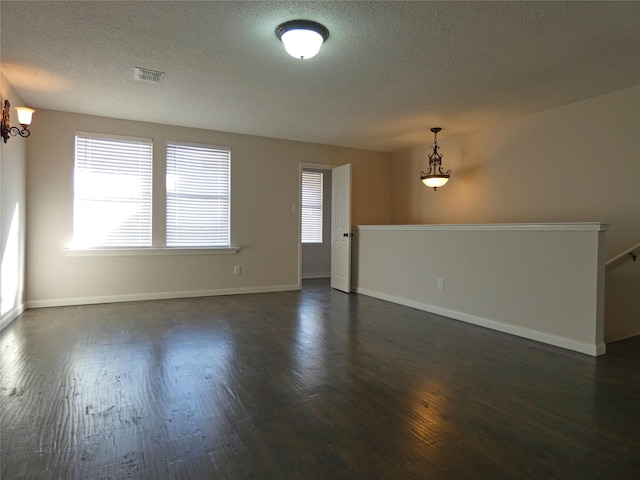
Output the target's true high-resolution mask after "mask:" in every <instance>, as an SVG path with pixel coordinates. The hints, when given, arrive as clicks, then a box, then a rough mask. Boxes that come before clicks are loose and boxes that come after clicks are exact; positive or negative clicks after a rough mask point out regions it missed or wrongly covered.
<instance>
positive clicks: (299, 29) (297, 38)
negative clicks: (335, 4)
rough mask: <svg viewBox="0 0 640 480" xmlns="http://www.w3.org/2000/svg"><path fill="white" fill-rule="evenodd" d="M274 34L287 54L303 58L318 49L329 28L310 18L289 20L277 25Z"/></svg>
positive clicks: (325, 38) (314, 53)
mask: <svg viewBox="0 0 640 480" xmlns="http://www.w3.org/2000/svg"><path fill="white" fill-rule="evenodd" d="M276 36H277V37H278V38H279V39H280V40H281V41H282V43H283V44H284V48H285V50H286V51H287V53H288V54H289V55H291V56H292V57H296V58H300V59H303V60H305V59H307V58H311V57H313V56H315V55H316V53H318V52H319V51H320V47H321V46H322V44H323V43H324V42H325V41H326V40H327V38H329V30H327V27H325V26H324V25H322V24H320V23H318V22H313V21H311V20H291V21H289V22H284V23H281V24H280V25H278V28H276Z"/></svg>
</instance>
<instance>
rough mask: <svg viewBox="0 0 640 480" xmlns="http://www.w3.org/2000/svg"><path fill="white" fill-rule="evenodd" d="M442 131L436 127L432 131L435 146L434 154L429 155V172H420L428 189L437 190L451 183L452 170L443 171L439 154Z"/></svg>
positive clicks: (421, 178)
mask: <svg viewBox="0 0 640 480" xmlns="http://www.w3.org/2000/svg"><path fill="white" fill-rule="evenodd" d="M440 130H442V129H441V128H440V127H434V128H432V129H431V131H432V132H433V146H432V147H431V150H433V152H432V153H431V154H430V155H429V170H427V172H426V173H425V172H420V180H422V183H424V184H425V185H426V186H427V187H433V190H434V191H435V190H437V189H438V187H441V186H443V185H444V184H445V183H447V182H448V181H449V177H450V176H451V170H447V171H446V172H443V171H442V155H440V154H439V153H438V150H439V149H440V147H439V146H438V132H439V131H440Z"/></svg>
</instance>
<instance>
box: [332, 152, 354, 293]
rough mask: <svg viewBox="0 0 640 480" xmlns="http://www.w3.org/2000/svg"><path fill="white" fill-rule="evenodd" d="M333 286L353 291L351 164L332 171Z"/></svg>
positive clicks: (344, 290) (337, 288) (347, 291)
mask: <svg viewBox="0 0 640 480" xmlns="http://www.w3.org/2000/svg"><path fill="white" fill-rule="evenodd" d="M331 192H332V197H333V198H332V200H333V201H332V202H331V288H335V289H336V290H341V291H343V292H346V293H349V292H350V291H351V164H347V165H343V166H341V167H337V168H334V169H333V170H332V171H331Z"/></svg>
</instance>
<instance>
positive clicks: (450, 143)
mask: <svg viewBox="0 0 640 480" xmlns="http://www.w3.org/2000/svg"><path fill="white" fill-rule="evenodd" d="M496 108H499V105H497V106H496ZM439 126H441V127H443V131H442V132H441V134H440V135H439V136H438V140H439V144H440V147H441V150H440V151H441V153H443V154H444V159H443V166H444V167H445V169H451V170H452V176H451V180H450V181H449V183H448V184H447V185H446V186H444V187H442V188H440V189H438V191H437V192H434V191H433V190H431V189H428V188H426V187H424V185H422V183H421V182H420V180H419V177H418V176H419V172H420V170H424V169H426V165H427V154H428V153H429V148H428V147H429V142H427V141H425V145H424V146H422V147H419V148H413V149H409V150H404V151H401V152H396V153H395V154H394V159H393V167H392V187H391V191H392V194H391V195H392V215H391V216H392V223H393V224H431V223H436V224H449V223H456V224H458V223H460V224H474V223H510V222H525V223H533V222H604V223H608V224H609V225H610V227H609V231H608V232H607V243H606V249H605V256H606V258H611V257H613V256H615V255H617V254H618V253H620V252H621V251H623V250H625V249H627V248H629V247H631V246H632V245H634V244H636V243H637V242H638V241H640V135H639V132H640V86H636V87H633V88H629V89H625V90H621V91H618V92H614V93H611V94H608V95H603V96H600V97H596V98H592V99H589V100H585V101H582V102H578V103H575V104H572V105H568V106H565V107H561V108H556V109H554V110H549V111H547V112H542V113H539V114H536V115H531V116H528V117H524V118H520V119H517V120H514V121H512V122H509V123H506V124H501V125H493V126H487V128H485V129H483V130H479V131H475V132H471V133H469V134H466V135H456V136H447V125H446V124H442V125H439ZM426 138H428V137H426ZM620 268H621V269H622V268H623V267H620ZM624 270H625V271H624V272H622V270H620V269H618V268H616V269H612V270H610V271H609V272H607V279H606V284H607V285H609V287H610V288H611V289H616V292H611V291H609V292H608V294H607V302H606V313H605V340H606V341H612V340H616V339H619V338H624V337H626V336H629V335H633V334H638V333H640V295H637V294H622V293H623V292H620V291H619V290H620V288H624V289H625V290H626V291H628V290H629V288H628V287H621V285H622V284H623V283H624V284H625V285H627V286H630V285H631V286H634V285H635V286H637V285H639V284H640V262H636V263H635V264H633V262H632V263H631V264H627V265H626V266H625V267H624ZM623 277H624V278H623ZM609 287H608V288H607V289H609ZM635 291H637V290H635Z"/></svg>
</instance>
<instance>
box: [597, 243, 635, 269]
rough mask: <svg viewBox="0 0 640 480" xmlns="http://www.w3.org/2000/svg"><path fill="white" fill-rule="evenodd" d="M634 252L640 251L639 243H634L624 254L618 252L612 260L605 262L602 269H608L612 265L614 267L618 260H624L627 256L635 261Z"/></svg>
mask: <svg viewBox="0 0 640 480" xmlns="http://www.w3.org/2000/svg"><path fill="white" fill-rule="evenodd" d="M636 250H640V242H638V243H636V244H635V245H633V246H631V247H629V248H627V249H626V250H625V251H624V252H620V253H619V254H618V255H616V256H615V257H613V258H610V259H609V260H607V261H606V262H605V263H604V267H605V269H606V268H609V267H611V266H612V265H616V264H618V263H619V261H620V260H622V259H623V258H625V257H626V256H627V255H631V257H632V258H633V260H634V261H635V260H636V256H637V255H635V254H634V253H633V252H635V251H636Z"/></svg>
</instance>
